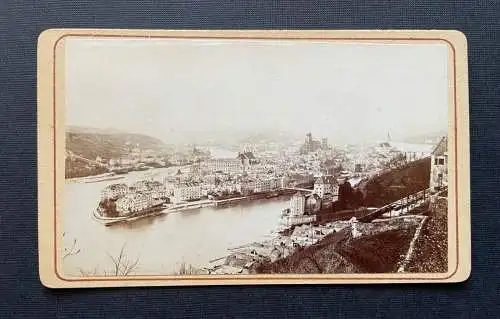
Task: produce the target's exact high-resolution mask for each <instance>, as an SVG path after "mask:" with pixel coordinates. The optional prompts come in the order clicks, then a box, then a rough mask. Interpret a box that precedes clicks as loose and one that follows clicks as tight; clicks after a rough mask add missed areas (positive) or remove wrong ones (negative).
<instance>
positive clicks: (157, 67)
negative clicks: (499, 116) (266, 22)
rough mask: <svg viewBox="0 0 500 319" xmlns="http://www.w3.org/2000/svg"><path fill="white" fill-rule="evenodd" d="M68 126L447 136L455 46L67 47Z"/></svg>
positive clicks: (190, 133)
mask: <svg viewBox="0 0 500 319" xmlns="http://www.w3.org/2000/svg"><path fill="white" fill-rule="evenodd" d="M65 44H66V45H65V47H66V53H65V54H66V56H65V61H66V62H65V63H66V96H65V98H66V124H67V125H75V126H86V127H96V128H114V129H119V130H123V131H128V132H134V133H143V134H147V135H151V136H154V137H157V138H159V139H161V140H163V141H165V142H167V143H176V142H177V141H180V140H182V139H183V138H186V137H197V138H198V139H200V138H203V137H210V136H221V135H231V134H237V133H238V132H253V133H258V132H261V131H285V132H291V133H294V134H299V135H302V134H304V135H305V133H306V132H312V134H313V135H314V136H317V137H318V138H319V137H320V136H325V137H328V138H329V139H331V140H334V141H338V140H345V141H347V142H361V141H366V140H380V139H385V137H386V136H387V134H388V132H390V134H391V136H394V137H398V136H399V137H405V136H412V135H419V134H425V133H430V132H436V131H446V129H447V121H448V114H447V113H448V112H447V110H448V91H447V90H448V80H447V72H448V69H447V61H448V56H447V55H448V47H447V46H446V45H444V44H439V43H436V44H373V43H372V44H367V43H357V44H356V43H349V44H347V43H339V42H324V41H323V42H321V41H317V42H304V41H302V42H300V41H295V42H294V41H275V40H272V41H270V40H264V41H256V40H181V39H160V40H158V39H113V38H101V39H90V38H69V39H66V40H65Z"/></svg>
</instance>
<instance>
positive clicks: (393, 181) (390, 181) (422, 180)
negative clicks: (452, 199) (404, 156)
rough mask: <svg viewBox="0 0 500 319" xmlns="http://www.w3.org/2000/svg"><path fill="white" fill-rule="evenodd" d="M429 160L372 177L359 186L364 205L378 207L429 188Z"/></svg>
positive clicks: (424, 159)
mask: <svg viewBox="0 0 500 319" xmlns="http://www.w3.org/2000/svg"><path fill="white" fill-rule="evenodd" d="M430 173H431V160H430V158H423V159H421V160H418V161H415V162H412V163H410V164H408V165H406V166H404V167H402V168H398V169H393V170H391V171H389V172H387V173H385V174H382V175H380V176H377V177H374V178H372V179H370V180H369V181H368V182H366V183H364V184H363V185H361V187H360V188H361V190H362V191H363V193H364V195H365V205H366V206H375V207H380V206H384V205H387V204H389V203H392V202H394V201H396V200H398V199H401V198H403V197H405V196H408V195H411V194H414V193H417V192H419V191H421V190H423V189H427V188H429V176H430Z"/></svg>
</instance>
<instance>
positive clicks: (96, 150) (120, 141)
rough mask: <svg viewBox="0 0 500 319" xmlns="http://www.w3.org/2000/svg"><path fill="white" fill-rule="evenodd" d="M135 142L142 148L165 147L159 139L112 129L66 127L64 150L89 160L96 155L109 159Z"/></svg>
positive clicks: (122, 153)
mask: <svg viewBox="0 0 500 319" xmlns="http://www.w3.org/2000/svg"><path fill="white" fill-rule="evenodd" d="M137 144H138V145H139V147H140V148H142V149H152V150H157V151H163V150H165V148H166V147H167V146H166V145H165V144H164V143H163V142H162V141H160V140H159V139H156V138H153V137H150V136H147V135H143V134H131V133H125V132H121V131H118V130H114V129H94V128H83V127H68V128H67V130H66V150H68V151H71V152H73V153H74V154H76V155H79V156H82V157H85V158H87V159H91V160H93V159H95V158H96V157H97V156H100V157H102V158H107V159H109V158H114V157H119V156H122V155H125V154H126V153H127V152H128V149H129V145H132V146H133V145H137Z"/></svg>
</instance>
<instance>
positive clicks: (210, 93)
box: [55, 35, 457, 279]
mask: <svg viewBox="0 0 500 319" xmlns="http://www.w3.org/2000/svg"><path fill="white" fill-rule="evenodd" d="M60 52H61V53H60V54H61V55H62V56H63V57H62V58H61V61H63V63H64V71H63V72H59V73H57V76H58V77H59V80H57V81H59V82H57V83H63V84H62V86H63V93H61V96H63V97H61V98H60V100H61V101H63V102H61V103H64V112H63V113H61V114H63V115H62V117H60V119H59V122H60V124H59V125H60V126H58V127H61V128H62V129H63V130H64V132H59V133H57V134H64V138H63V139H62V140H63V141H64V142H63V143H64V144H63V145H59V146H58V147H61V148H62V147H64V158H63V159H62V158H61V167H63V168H64V170H63V171H58V172H57V173H56V174H58V175H59V177H57V178H60V179H59V180H64V182H63V183H64V185H62V186H60V187H61V191H60V192H59V194H58V197H59V198H60V199H59V204H58V205H59V211H58V213H57V218H56V220H57V225H56V227H55V237H56V242H58V243H57V245H56V249H57V252H56V253H55V263H56V264H57V268H58V269H59V273H60V275H61V276H63V277H67V278H97V279H98V278H101V277H102V278H110V277H120V278H124V279H126V278H127V277H134V276H146V277H147V276H169V278H174V279H175V276H179V277H182V278H185V277H186V276H197V278H199V277H200V276H201V277H205V276H206V277H210V276H215V275H219V276H216V277H217V278H221V277H220V276H222V278H224V277H223V276H232V277H231V278H234V277H235V276H236V277H238V276H241V277H242V278H244V277H245V276H249V275H254V276H259V275H263V276H264V275H265V276H267V275H290V274H294V275H314V274H316V275H317V274H323V275H325V274H326V275H339V274H341V275H346V274H348V275H350V274H354V275H361V274H389V275H391V274H392V275H394V276H397V275H400V274H403V275H405V274H422V273H423V274H445V273H447V272H449V271H450V270H452V269H450V267H455V265H454V263H455V262H451V261H450V259H449V253H450V247H451V246H450V242H449V240H450V238H455V237H456V236H457V235H456V234H455V228H456V227H455V226H454V224H453V223H450V219H449V218H450V217H449V216H450V215H449V198H450V194H449V193H448V185H449V181H450V182H451V181H452V180H453V179H452V178H451V176H450V175H451V174H452V173H453V172H455V170H454V168H453V167H452V166H451V164H450V163H451V162H450V156H451V155H450V153H449V152H451V151H452V148H453V146H452V145H453V144H452V141H451V137H450V134H454V133H450V132H453V131H452V129H453V127H454V124H453V116H452V114H451V113H450V109H451V108H452V107H451V106H450V105H451V103H452V101H451V100H452V99H453V96H452V95H451V93H452V92H451V91H450V90H451V89H450V81H452V80H453V79H452V78H450V75H451V77H453V74H454V72H455V67H454V66H453V64H452V62H453V61H452V62H450V61H451V60H450V56H452V54H453V52H451V47H450V45H449V44H447V43H446V42H445V41H438V40H428V41H390V39H389V40H371V41H363V40H358V41H357V40H356V39H354V40H349V41H335V40H328V39H312V40H307V41H306V40H304V39H294V38H293V37H288V38H282V39H280V38H269V39H266V38H259V37H255V38H252V37H242V38H238V37H213V38H203V37H199V38H196V37H193V38H183V37H141V36H127V37H124V36H106V37H99V36H92V35H90V36H71V35H70V36H67V37H65V38H64V41H63V46H62V49H61V50H60ZM61 63H62V62H61ZM61 92H62V91H61ZM450 92H451V93H450ZM57 94H59V93H57ZM56 100H57V98H56ZM61 121H62V123H61ZM62 163H63V165H62ZM62 175H64V176H62ZM455 218H457V217H455ZM450 225H451V226H450ZM450 227H451V228H450ZM450 232H451V234H450ZM453 247H454V246H453ZM454 258H457V257H454Z"/></svg>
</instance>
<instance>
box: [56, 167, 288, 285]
mask: <svg viewBox="0 0 500 319" xmlns="http://www.w3.org/2000/svg"><path fill="white" fill-rule="evenodd" d="M177 170H178V168H176V167H170V168H162V169H154V170H149V171H144V172H132V173H129V174H127V175H126V176H125V178H124V179H121V180H114V181H103V182H96V183H85V182H83V180H79V181H71V182H67V183H66V185H65V190H64V197H65V198H64V200H65V205H64V210H63V221H62V224H63V231H64V232H65V236H64V240H63V242H64V246H65V247H66V248H70V247H71V246H72V245H73V242H74V241H75V239H76V243H75V250H77V249H80V252H79V253H78V254H76V255H72V256H68V257H66V258H64V261H63V272H64V274H65V275H67V276H77V275H81V271H83V272H84V273H93V272H94V271H95V270H97V273H98V274H103V273H104V271H105V270H106V271H109V270H110V269H112V267H113V264H112V261H111V258H110V257H109V255H112V256H117V255H118V254H119V253H120V250H121V248H122V247H125V252H126V257H127V259H129V260H136V259H138V260H139V262H138V268H137V270H136V271H135V274H138V275H159V274H161V275H169V274H172V273H174V272H176V271H178V269H179V267H180V265H181V264H182V263H186V264H188V265H192V266H194V267H200V266H206V265H207V264H208V262H209V260H212V259H215V258H219V257H223V256H224V255H227V253H228V251H227V249H228V248H232V247H235V246H239V245H244V244H247V243H251V242H254V241H260V240H265V239H268V238H270V236H271V232H272V231H274V230H276V229H277V228H278V226H279V216H280V214H281V210H282V209H283V208H285V207H287V206H288V198H287V197H280V198H274V199H263V200H257V201H252V202H246V203H240V204H236V205H234V206H230V207H224V208H215V207H205V208H200V209H193V210H189V211H182V212H173V213H170V214H168V215H163V216H157V217H152V218H148V219H143V220H138V221H136V222H134V223H130V224H123V225H115V226H111V227H105V226H104V225H101V224H99V223H98V222H97V221H95V220H94V219H93V217H92V210H93V209H94V208H95V207H96V205H97V204H98V201H99V196H100V191H101V189H103V188H104V187H105V186H107V185H109V184H112V183H121V182H125V183H129V184H130V183H133V182H135V181H137V180H140V179H143V178H153V179H156V180H160V181H162V180H163V177H164V176H166V175H171V174H175V172H176V171H177ZM108 254H109V255H108Z"/></svg>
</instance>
